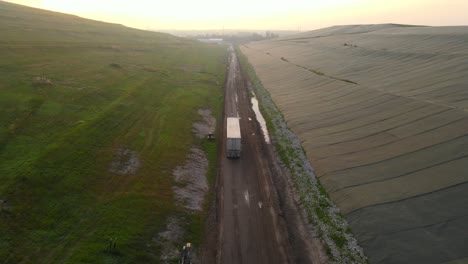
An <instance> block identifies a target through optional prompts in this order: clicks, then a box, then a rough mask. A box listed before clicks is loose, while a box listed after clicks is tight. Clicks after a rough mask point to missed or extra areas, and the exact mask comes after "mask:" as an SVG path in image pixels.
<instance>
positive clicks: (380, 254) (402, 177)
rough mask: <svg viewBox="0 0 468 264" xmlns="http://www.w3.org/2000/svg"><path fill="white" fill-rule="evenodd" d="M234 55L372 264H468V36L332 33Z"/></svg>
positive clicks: (405, 31)
mask: <svg viewBox="0 0 468 264" xmlns="http://www.w3.org/2000/svg"><path fill="white" fill-rule="evenodd" d="M242 51H243V52H244V53H245V54H246V56H247V57H248V59H249V61H250V63H251V64H252V65H253V66H254V68H255V71H256V73H257V75H258V77H259V78H260V80H261V82H262V84H263V86H264V87H265V88H266V89H267V90H268V92H269V93H270V95H271V97H272V99H273V101H274V102H275V104H276V105H277V106H278V108H279V109H280V110H281V113H282V114H283V115H284V117H285V119H286V121H287V123H288V126H289V127H290V128H291V129H292V130H293V132H294V133H295V134H296V135H298V137H299V138H300V140H301V142H302V146H303V147H304V149H305V151H306V152H307V156H308V159H309V160H310V162H311V164H312V166H313V168H314V171H315V176H316V177H317V178H318V179H319V181H320V183H321V184H322V185H323V187H324V188H325V189H326V191H327V192H328V194H329V195H330V198H331V199H332V200H333V201H334V202H335V203H336V205H337V206H338V207H339V208H340V209H341V212H342V213H343V214H344V215H345V217H346V219H347V220H348V222H349V224H350V226H351V230H352V232H353V233H354V234H355V235H356V237H357V239H358V241H359V243H360V245H361V246H362V247H363V248H364V250H365V252H366V254H367V255H368V257H369V260H370V262H371V263H446V262H449V261H455V260H465V261H466V258H467V257H468V255H467V251H466V247H465V246H464V245H465V242H464V240H465V238H466V236H465V235H464V234H466V233H467V232H468V224H467V223H468V222H467V220H468V219H467V215H468V207H466V204H467V203H468V200H467V198H468V196H467V195H466V193H467V191H468V189H467V188H468V169H467V166H466V164H467V162H468V148H467V146H468V112H467V110H468V93H467V85H468V78H467V75H466V73H467V72H468V27H411V26H402V25H394V24H389V25H368V26H342V27H332V28H327V29H323V30H317V31H312V32H307V33H304V34H300V35H296V36H288V37H286V38H282V39H277V40H272V41H264V42H258V43H253V44H249V45H246V46H244V47H242ZM302 187H303V186H300V188H302Z"/></svg>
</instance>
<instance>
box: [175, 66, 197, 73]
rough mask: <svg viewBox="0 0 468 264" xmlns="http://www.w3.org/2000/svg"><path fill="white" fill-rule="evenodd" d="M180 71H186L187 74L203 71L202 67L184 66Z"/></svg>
mask: <svg viewBox="0 0 468 264" xmlns="http://www.w3.org/2000/svg"><path fill="white" fill-rule="evenodd" d="M179 69H181V70H183V71H186V72H200V71H201V67H200V66H182V67H180V68H179Z"/></svg>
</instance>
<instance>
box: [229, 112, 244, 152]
mask: <svg viewBox="0 0 468 264" xmlns="http://www.w3.org/2000/svg"><path fill="white" fill-rule="evenodd" d="M240 152H241V132H240V126H239V118H237V117H228V118H227V122H226V157H228V158H240Z"/></svg>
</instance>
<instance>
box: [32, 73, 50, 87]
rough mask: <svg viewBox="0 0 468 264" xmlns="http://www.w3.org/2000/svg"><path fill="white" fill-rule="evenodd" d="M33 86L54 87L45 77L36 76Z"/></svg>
mask: <svg viewBox="0 0 468 264" xmlns="http://www.w3.org/2000/svg"><path fill="white" fill-rule="evenodd" d="M32 85H33V86H34V87H52V86H54V83H53V82H52V81H51V80H50V79H48V78H46V77H44V76H36V77H34V78H33V80H32Z"/></svg>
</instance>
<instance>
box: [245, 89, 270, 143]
mask: <svg viewBox="0 0 468 264" xmlns="http://www.w3.org/2000/svg"><path fill="white" fill-rule="evenodd" d="M250 100H251V102H252V110H253V111H254V113H255V116H256V117H257V121H258V123H259V124H260V127H261V128H262V132H263V138H264V140H265V142H266V143H267V144H270V135H269V134H268V129H267V126H266V121H265V118H263V115H262V113H261V112H260V108H259V107H258V100H257V97H256V96H255V94H253V97H252V98H251V99H250Z"/></svg>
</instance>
